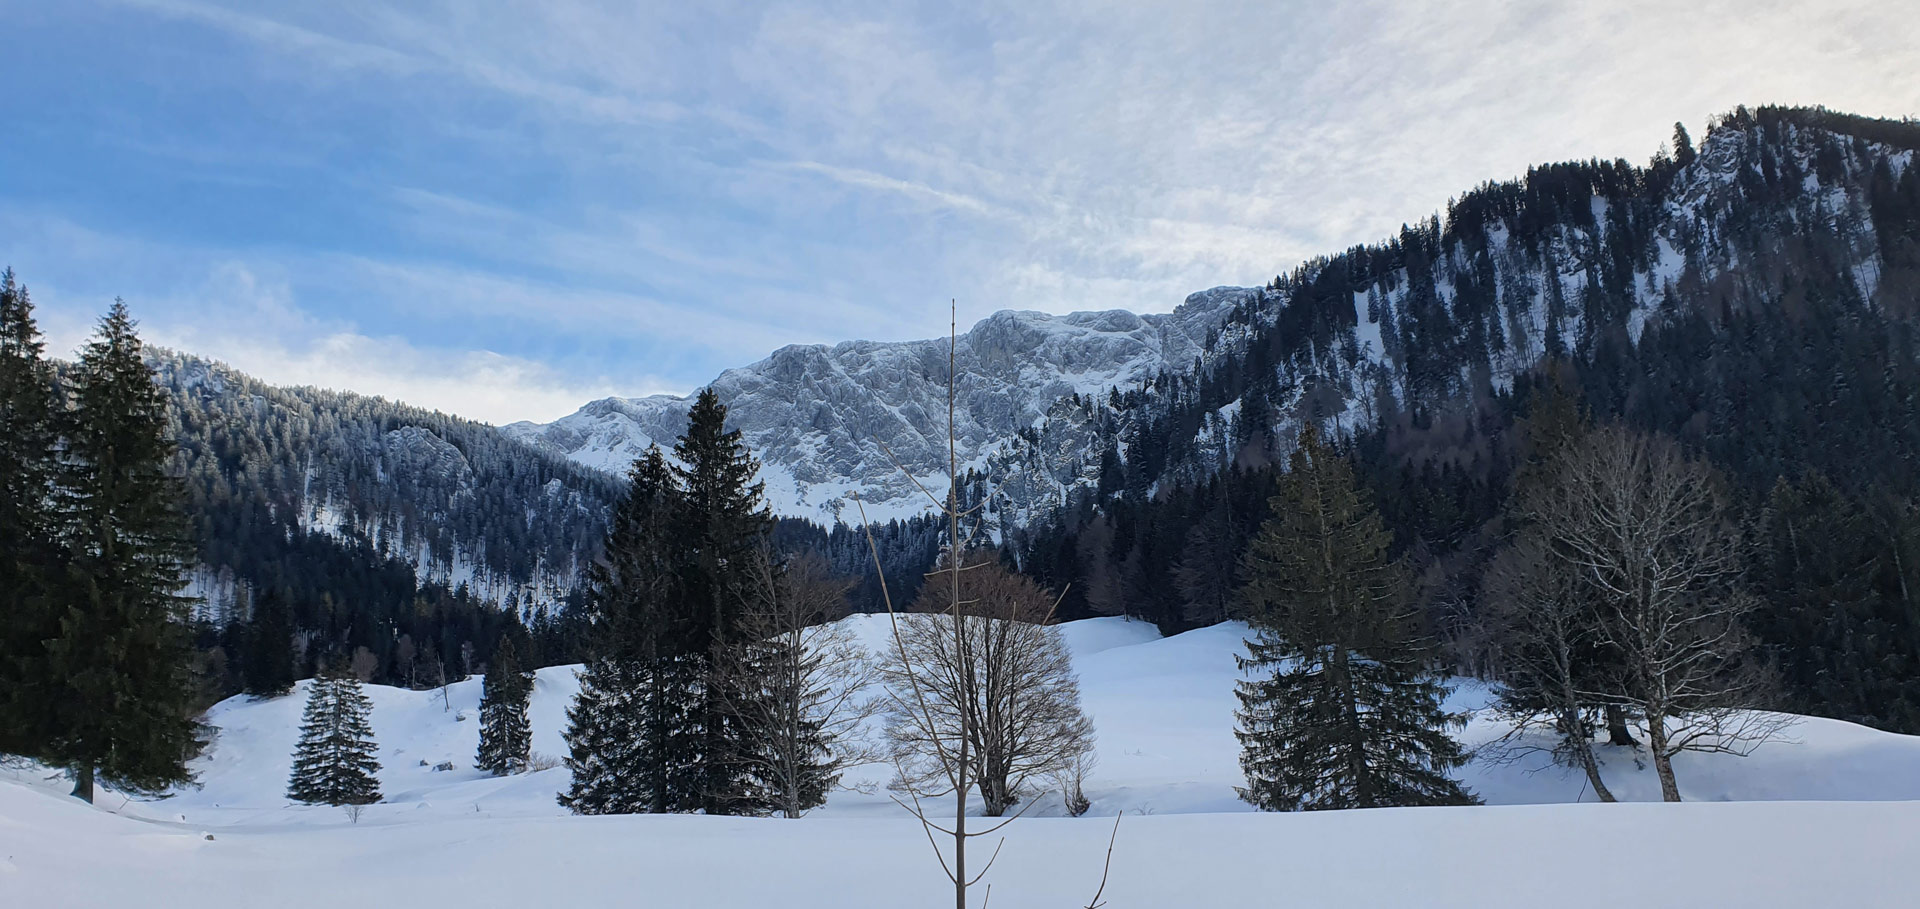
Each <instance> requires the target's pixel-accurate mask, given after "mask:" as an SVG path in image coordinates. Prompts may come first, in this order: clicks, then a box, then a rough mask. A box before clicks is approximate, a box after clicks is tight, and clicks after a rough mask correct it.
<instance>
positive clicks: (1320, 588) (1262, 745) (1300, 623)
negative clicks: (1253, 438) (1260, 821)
mask: <svg viewBox="0 0 1920 909" xmlns="http://www.w3.org/2000/svg"><path fill="white" fill-rule="evenodd" d="M1280 484H1281V485H1280V490H1279V494H1278V495H1276V496H1274V498H1273V501H1272V511H1273V514H1274V517H1273V518H1272V519H1270V520H1269V521H1268V522H1267V524H1266V526H1265V527H1263V528H1261V531H1260V533H1259V535H1258V536H1257V537H1256V538H1255V539H1254V542H1253V546H1252V548H1251V549H1250V550H1249V551H1248V553H1247V556H1246V566H1245V570H1246V575H1247V579H1248V581H1247V586H1246V590H1245V598H1246V603H1245V606H1246V609H1247V612H1248V619H1249V621H1250V622H1251V623H1252V625H1253V626H1254V634H1255V637H1254V639H1253V640H1251V641H1248V642H1247V650H1248V654H1249V655H1248V656H1247V657H1245V658H1242V659H1241V661H1240V665H1241V668H1242V669H1243V670H1260V671H1263V672H1270V673H1271V675H1269V676H1265V677H1255V678H1252V679H1249V680H1247V681H1243V682H1241V683H1240V685H1239V690H1238V692H1237V694H1238V696H1239V698H1240V705H1241V707H1240V711H1239V719H1240V729H1239V730H1238V731H1237V733H1236V734H1237V735H1238V736H1239V738H1240V744H1241V757H1240V765H1241V767H1242V768H1243V769H1244V770H1245V771H1246V775H1247V786H1246V788H1244V789H1242V790H1240V797H1241V798H1243V799H1245V800H1247V801H1248V802H1250V803H1252V804H1253V805H1255V806H1257V807H1259V808H1263V809H1266V810H1269V811H1299V810H1314V809H1325V808H1378V807H1387V806H1396V805H1457V804H1468V803H1471V802H1472V801H1473V797H1472V796H1471V795H1469V794H1468V793H1467V792H1466V791H1465V790H1463V789H1462V788H1461V787H1460V785H1459V784H1458V783H1456V782H1454V781H1453V780H1452V779H1450V778H1449V777H1448V776H1447V772H1448V771H1450V770H1452V769H1454V768H1456V767H1459V766H1461V765H1462V764H1464V763H1466V754H1465V753H1464V752H1463V751H1462V749H1461V747H1460V745H1459V743H1457V742H1455V741H1454V740H1453V739H1452V738H1451V737H1450V736H1449V735H1448V730H1450V729H1455V728H1458V727H1459V726H1461V725H1463V723H1464V718H1462V717H1460V716H1457V715H1454V714H1449V713H1447V712H1446V711H1445V710H1444V708H1443V707H1442V706H1441V701H1442V699H1443V698H1444V697H1445V695H1446V689H1445V687H1443V686H1442V685H1441V684H1440V683H1439V682H1438V681H1437V680H1435V679H1434V678H1433V677H1432V676H1431V674H1430V673H1428V672H1427V671H1426V669H1425V667H1424V666H1423V665H1422V663H1421V659H1422V651H1421V649H1420V648H1419V647H1418V646H1417V640H1416V638H1415V637H1414V636H1413V631H1412V629H1411V628H1410V627H1409V626H1410V624H1411V622H1410V621H1409V620H1410V619H1411V616H1410V615H1408V614H1407V612H1406V608H1405V596H1404V590H1403V585H1404V583H1405V581H1404V579H1403V576H1402V574H1401V568H1400V566H1398V565H1396V564H1395V563H1393V562H1390V561H1388V559H1387V546H1388V543H1389V534H1388V533H1387V531H1386V529H1385V527H1384V526H1383V525H1382V523H1381V520H1380V516H1379V514H1378V513H1376V512H1375V511H1374V509H1373V507H1372V505H1370V504H1369V503H1368V502H1367V501H1366V500H1365V498H1364V497H1363V496H1362V494H1361V490H1360V488H1359V486H1358V484H1357V483H1356V481H1355V479H1354V475H1353V468H1352V466H1351V465H1350V464H1349V463H1348V462H1347V461H1346V459H1345V458H1343V457H1341V456H1340V455H1339V454H1338V453H1337V452H1335V451H1334V450H1333V449H1331V448H1330V447H1329V446H1327V445H1325V444H1324V443H1322V442H1321V441H1320V439H1319V436H1318V434H1317V433H1316V432H1315V431H1314V430H1313V429H1312V428H1311V427H1309V428H1307V429H1306V430H1304V431H1303V432H1302V433H1301V438H1300V444H1299V447H1298V448H1297V449H1296V450H1295V451H1294V453H1293V456H1292V461H1291V464H1290V469H1289V470H1288V472H1287V473H1286V474H1285V475H1284V476H1283V477H1282V478H1281V481H1280Z"/></svg>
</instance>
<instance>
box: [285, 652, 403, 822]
mask: <svg viewBox="0 0 1920 909" xmlns="http://www.w3.org/2000/svg"><path fill="white" fill-rule="evenodd" d="M372 712H373V704H372V702H370V701H368V700H367V695H366V692H364V691H362V690H360V680H359V679H357V678H354V677H353V675H352V673H350V672H348V671H347V669H346V667H345V666H341V665H336V666H334V667H333V668H332V669H331V670H329V671H327V672H324V673H321V674H320V675H318V676H316V677H315V678H314V680H313V687H312V689H311V690H310V691H309V692H308V694H307V709H306V712H305V713H304V714H302V715H301V717H300V741H299V744H297V745H295V746H294V751H293V774H292V776H291V777H290V778H289V779H288V780H287V798H290V799H293V800H294V801H296V802H306V803H308V804H314V805H371V804H373V803H374V802H377V801H380V780H379V779H378V778H377V777H375V776H374V774H375V773H377V772H379V770H380V761H379V760H378V759H376V758H375V757H374V754H375V753H376V752H377V751H378V750H379V749H378V746H377V745H375V743H374V740H373V725H372V723H371V722H370V721H369V715H370V714H371V713H372Z"/></svg>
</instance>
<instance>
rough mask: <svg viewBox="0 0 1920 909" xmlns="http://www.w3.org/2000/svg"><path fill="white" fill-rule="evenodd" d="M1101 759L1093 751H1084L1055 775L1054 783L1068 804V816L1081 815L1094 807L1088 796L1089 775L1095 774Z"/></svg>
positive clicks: (1062, 799)
mask: <svg viewBox="0 0 1920 909" xmlns="http://www.w3.org/2000/svg"><path fill="white" fill-rule="evenodd" d="M1099 763H1100V760H1099V758H1098V757H1097V756H1095V755H1094V753H1093V752H1092V751H1083V752H1081V753H1079V754H1077V755H1075V756H1074V758H1073V760H1072V761H1071V762H1069V763H1068V764H1067V766H1066V767H1065V768H1063V769H1061V770H1060V771H1058V772H1056V773H1055V774H1054V775H1053V781H1054V785H1055V786H1056V787H1058V788H1059V789H1060V799H1061V801H1063V802H1064V803H1065V804H1066V807H1067V816H1069V817H1079V816H1081V815H1083V814H1086V813H1087V811H1088V810H1089V809H1091V808H1092V807H1093V802H1092V801H1091V800H1089V799H1088V798H1087V791H1086V783H1087V777H1089V776H1091V775H1092V774H1093V768H1094V767H1096V766H1098V765H1099Z"/></svg>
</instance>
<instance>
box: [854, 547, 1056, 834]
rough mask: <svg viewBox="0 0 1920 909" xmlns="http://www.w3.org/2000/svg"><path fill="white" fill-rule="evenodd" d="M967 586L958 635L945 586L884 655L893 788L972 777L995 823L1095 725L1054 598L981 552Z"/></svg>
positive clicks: (928, 786) (933, 787)
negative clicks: (1055, 623) (895, 772)
mask: <svg viewBox="0 0 1920 909" xmlns="http://www.w3.org/2000/svg"><path fill="white" fill-rule="evenodd" d="M944 571H946V569H940V570H939V571H937V572H936V579H937V580H938V579H939V578H938V575H939V573H940V572H944ZM959 577H960V580H959V584H960V591H959V593H960V603H961V611H962V612H963V613H964V615H963V618H964V625H963V626H962V628H961V631H960V633H959V634H957V635H956V633H955V623H954V618H953V617H952V616H950V615H942V614H940V613H943V612H946V611H947V605H946V601H947V600H948V599H950V598H951V596H950V594H951V592H950V591H949V590H948V589H947V585H943V584H938V583H934V584H928V585H927V586H925V587H923V588H921V595H920V597H919V598H918V599H916V600H915V601H914V604H913V606H912V607H911V610H912V612H913V613H914V614H910V615H904V616H901V617H900V618H899V620H898V621H899V633H898V640H897V642H896V645H895V646H894V647H893V648H891V649H890V650H889V652H887V653H885V654H883V660H884V662H883V667H884V669H883V672H884V676H885V680H886V683H887V688H888V692H889V699H890V701H891V702H892V705H893V709H892V710H891V711H890V714H889V718H888V724H887V737H888V741H889V744H890V746H891V748H892V750H893V759H894V762H895V765H896V766H897V767H898V768H899V770H900V778H899V780H897V781H896V784H895V785H896V787H897V788H901V789H906V790H910V791H914V792H918V793H923V794H928V793H937V792H940V791H943V790H944V791H946V792H951V791H952V787H953V785H955V783H956V781H958V780H969V781H971V782H972V784H973V785H974V786H977V787H978V789H979V792H980V798H981V801H982V802H983V803H984V804H985V811H986V814H987V816H989V817H999V816H1001V815H1003V814H1005V813H1006V812H1007V810H1008V809H1009V808H1011V807H1013V806H1014V805H1015V804H1017V803H1018V802H1019V801H1020V800H1021V799H1023V798H1025V797H1027V796H1029V795H1031V794H1032V792H1033V789H1034V788H1035V787H1034V784H1036V783H1039V782H1042V781H1049V780H1052V779H1054V778H1057V777H1059V776H1060V775H1061V774H1064V773H1069V772H1070V771H1071V770H1072V769H1073V767H1074V765H1075V763H1076V762H1078V761H1080V760H1082V759H1083V758H1084V756H1085V755H1087V754H1088V753H1089V752H1091V751H1092V750H1093V724H1092V722H1090V721H1089V720H1088V719H1087V717H1086V715H1085V714H1084V713H1082V712H1081V710H1080V688H1079V683H1078V682H1077V680H1076V679H1075V678H1074V674H1073V663H1072V660H1071V658H1070V657H1069V655H1068V653H1067V649H1066V645H1065V644H1064V643H1063V642H1062V641H1061V639H1060V632H1059V630H1058V629H1057V628H1054V627H1052V626H1050V625H1047V624H1045V623H1046V622H1048V621H1050V619H1051V614H1052V606H1053V601H1052V599H1051V598H1049V597H1048V596H1047V593H1046V591H1044V590H1041V589H1040V587H1039V585H1037V584H1035V583H1034V582H1033V581H1032V580H1031V579H1028V578H1025V577H1022V576H1020V575H1016V574H1014V573H1013V572H1011V571H1008V570H1007V569H1006V568H1005V567H1003V566H1001V565H1000V564H999V563H998V562H995V561H992V560H991V559H989V558H987V557H985V556H982V555H976V556H974V557H973V558H972V559H971V560H970V561H968V562H967V563H965V564H963V565H962V567H961V568H960V574H959ZM963 717H964V722H963ZM963 737H964V739H965V740H966V747H965V748H961V747H960V740H961V739H962V738H963ZM962 754H964V755H965V756H966V760H965V770H966V772H965V773H964V774H963V773H960V772H959V769H958V765H959V761H960V757H959V756H960V755H962Z"/></svg>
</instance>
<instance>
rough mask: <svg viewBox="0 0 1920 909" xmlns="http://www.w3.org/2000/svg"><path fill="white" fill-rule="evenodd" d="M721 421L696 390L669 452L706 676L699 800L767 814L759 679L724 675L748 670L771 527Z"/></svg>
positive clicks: (721, 414) (750, 469) (709, 809)
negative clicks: (750, 618)
mask: <svg viewBox="0 0 1920 909" xmlns="http://www.w3.org/2000/svg"><path fill="white" fill-rule="evenodd" d="M726 418H727V408H726V406H725V405H723V404H721V403H720V399H719V397H718V396H717V395H715V394H714V392H713V389H711V388H708V389H705V390H703V391H701V392H700V395H699V397H698V398H696V399H695V401H694V404H693V407H692V408H691V409H690V410H689V412H688V414H687V432H686V434H685V435H683V436H681V437H680V441H679V443H678V444H676V445H675V446H674V450H673V451H674V457H675V458H676V459H678V460H679V462H680V466H678V467H676V468H674V475H675V476H676V477H677V478H678V479H679V481H680V486H681V490H682V493H681V497H680V500H679V503H678V506H679V507H678V508H677V509H676V520H675V522H674V524H675V533H674V539H675V541H676V543H677V545H679V546H683V547H685V550H684V553H685V554H684V561H683V562H682V564H681V583H682V584H683V585H684V586H683V590H682V591H681V593H682V597H683V599H682V600H681V602H682V604H683V605H684V607H685V608H687V609H688V610H689V612H688V613H687V618H688V619H689V620H690V621H689V627H688V633H687V635H686V636H685V638H684V646H685V648H686V649H685V651H684V652H685V653H687V654H689V655H692V656H695V657H696V658H697V659H698V660H699V662H700V666H701V669H702V672H703V675H704V676H705V679H704V681H705V684H703V685H702V686H701V689H700V699H699V702H698V703H697V704H696V705H694V713H693V716H694V719H695V721H696V723H697V725H698V729H699V736H700V741H699V743H698V745H697V748H698V752H699V754H700V755H701V761H700V767H699V771H700V772H699V781H698V800H697V801H698V807H699V809H700V810H702V811H704V812H706V813H707V814H766V813H768V812H769V811H771V810H772V809H773V805H772V802H771V801H770V800H769V798H768V796H767V793H766V791H765V790H766V787H765V786H764V785H762V784H761V781H759V780H757V779H756V778H755V774H754V771H753V769H752V768H753V767H754V765H755V763H756V761H757V758H758V756H759V755H760V754H761V753H762V752H764V751H765V750H766V749H767V748H768V747H770V746H769V744H768V742H767V741H766V738H767V732H768V730H766V729H764V728H758V724H756V723H754V722H752V721H751V719H750V718H751V717H752V716H754V715H757V714H760V713H761V712H762V711H759V710H757V709H754V708H752V707H749V706H747V705H749V704H750V703H752V702H753V701H755V700H757V699H758V698H760V697H762V695H761V694H760V692H761V690H762V688H763V686H764V679H760V678H755V677H753V676H751V675H741V674H736V673H730V672H724V671H722V670H723V669H724V668H725V667H728V666H739V665H750V664H752V663H753V662H754V661H753V660H751V659H745V660H743V659H739V658H738V657H739V652H740V650H741V649H742V648H752V647H756V646H758V642H756V641H754V640H751V639H750V638H749V637H748V636H746V635H743V634H742V633H741V626H742V620H743V618H744V615H745V611H746V608H747V604H748V603H750V602H751V601H752V598H753V597H754V596H755V595H756V588H755V584H754V579H753V565H754V559H755V555H756V553H758V552H759V551H760V550H761V547H762V546H764V545H765V541H766V539H767V535H768V534H769V533H770V532H771V531H772V528H773V519H772V517H771V515H770V514H769V513H768V512H767V508H766V504H765V503H764V501H763V500H762V492H763V490H764V486H763V484H761V483H759V482H756V481H755V479H754V476H755V474H756V473H758V472H759V469H760V465H759V464H758V463H757V462H756V461H755V460H754V458H753V455H752V454H751V453H750V452H749V451H748V450H747V447H746V445H745V444H743V443H742V442H741V441H740V432H739V430H728V429H727V428H726ZM723 686H724V687H723Z"/></svg>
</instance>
